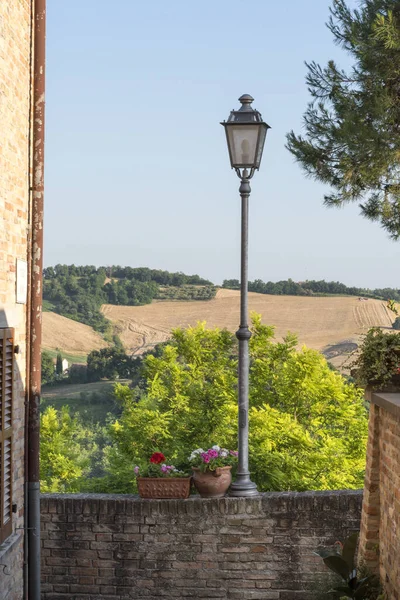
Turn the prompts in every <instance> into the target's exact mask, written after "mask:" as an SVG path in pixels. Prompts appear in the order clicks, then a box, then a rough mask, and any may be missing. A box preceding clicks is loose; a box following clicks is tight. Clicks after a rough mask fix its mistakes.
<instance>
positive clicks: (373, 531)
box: [360, 393, 400, 600]
mask: <svg viewBox="0 0 400 600" xmlns="http://www.w3.org/2000/svg"><path fill="white" fill-rule="evenodd" d="M370 400H371V411H370V420H369V438H368V448H367V469H366V477H365V488H364V502H363V509H362V521H361V535H360V554H361V557H362V558H363V559H364V560H365V561H366V562H367V564H368V565H369V566H370V567H371V568H372V569H373V570H375V571H376V572H378V573H379V574H380V577H381V581H382V584H383V586H384V589H385V591H386V593H387V597H388V598H389V599H390V600H398V599H399V598H400V560H399V557H400V393H390V394H384V393H379V394H378V393H377V394H372V395H370Z"/></svg>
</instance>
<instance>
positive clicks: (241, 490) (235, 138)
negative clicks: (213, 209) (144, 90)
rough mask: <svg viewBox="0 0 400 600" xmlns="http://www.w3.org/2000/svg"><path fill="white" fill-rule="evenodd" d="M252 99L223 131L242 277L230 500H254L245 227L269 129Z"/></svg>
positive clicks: (247, 99) (246, 100)
mask: <svg viewBox="0 0 400 600" xmlns="http://www.w3.org/2000/svg"><path fill="white" fill-rule="evenodd" d="M253 100H254V98H252V97H251V96H249V94H244V95H243V96H241V97H240V98H239V102H240V103H241V105H242V106H241V107H240V108H239V110H232V111H231V114H230V115H229V118H228V120H227V121H224V122H223V123H221V125H223V126H224V128H225V133H226V140H227V143H228V150H229V158H230V161H231V167H232V169H235V171H236V174H237V176H238V177H239V179H240V180H241V183H240V187H239V193H240V197H241V200H242V235H241V271H240V272H241V275H240V325H239V329H238V331H237V332H236V337H237V339H238V340H239V434H238V437H239V445H238V449H239V457H238V458H239V465H238V471H237V476H236V481H235V482H234V483H233V484H232V486H231V496H255V495H256V494H258V491H257V486H256V484H255V483H253V482H252V481H251V479H250V472H249V419H248V413H249V340H250V337H251V332H250V330H249V326H248V289H247V288H248V225H249V196H250V192H251V188H250V179H251V178H252V177H253V175H254V172H255V171H256V170H258V169H259V168H260V163H261V157H262V153H263V148H264V142H265V136H266V135H267V131H268V129H269V128H270V127H269V125H267V124H266V123H264V121H263V120H262V116H261V114H260V113H259V112H258V111H257V110H255V109H254V108H253V107H252V106H251V103H252V102H253Z"/></svg>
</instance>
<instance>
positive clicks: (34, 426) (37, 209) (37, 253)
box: [28, 0, 46, 600]
mask: <svg viewBox="0 0 400 600" xmlns="http://www.w3.org/2000/svg"><path fill="white" fill-rule="evenodd" d="M45 44H46V0H34V43H33V131H32V213H31V223H32V225H31V229H32V234H31V236H32V237H31V265H30V267H31V279H30V288H31V303H30V340H29V342H30V344H29V346H30V349H29V350H30V360H29V388H28V400H29V420H28V597H29V600H40V482H39V446H40V439H39V437H40V412H39V409H40V392H41V343H42V282H43V194H44V108H45V102H44V92H45Z"/></svg>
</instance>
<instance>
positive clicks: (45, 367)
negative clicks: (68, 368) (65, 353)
mask: <svg viewBox="0 0 400 600" xmlns="http://www.w3.org/2000/svg"><path fill="white" fill-rule="evenodd" d="M54 379H55V371H54V363H53V357H52V356H51V354H50V353H49V352H47V351H45V350H44V351H43V352H42V385H46V383H52V382H53V381H54Z"/></svg>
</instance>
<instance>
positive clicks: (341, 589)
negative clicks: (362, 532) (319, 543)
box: [316, 533, 384, 600]
mask: <svg viewBox="0 0 400 600" xmlns="http://www.w3.org/2000/svg"><path fill="white" fill-rule="evenodd" d="M357 544H358V533H353V534H352V535H351V536H350V537H349V538H347V540H346V541H345V542H344V544H341V543H340V542H336V544H335V546H334V547H333V548H323V549H321V550H318V551H317V552H316V554H318V556H320V557H321V558H322V559H323V561H324V564H325V565H326V566H327V567H328V569H330V570H331V571H333V572H334V573H335V574H336V575H338V576H339V577H340V579H341V585H338V586H336V587H334V588H332V586H331V585H329V587H328V588H327V590H326V593H327V594H328V593H335V592H336V593H337V594H340V598H341V599H345V598H354V599H355V600H384V596H383V594H382V588H381V585H380V582H379V578H378V577H377V576H376V575H372V574H371V573H368V572H367V571H366V569H365V567H363V566H357V556H356V550H357Z"/></svg>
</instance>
